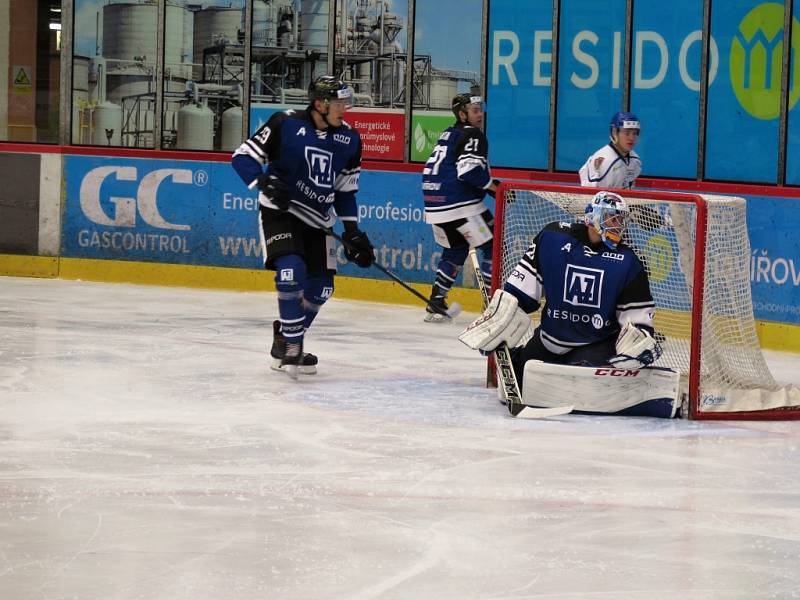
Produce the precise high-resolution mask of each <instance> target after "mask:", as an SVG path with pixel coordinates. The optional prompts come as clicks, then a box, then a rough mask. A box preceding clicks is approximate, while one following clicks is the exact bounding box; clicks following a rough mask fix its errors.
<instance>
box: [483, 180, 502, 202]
mask: <svg viewBox="0 0 800 600" xmlns="http://www.w3.org/2000/svg"><path fill="white" fill-rule="evenodd" d="M492 183H493V184H494V187H495V189H493V190H486V193H487V194H489V195H490V196H491V197H492V198H494V197H495V196H497V186H498V185H500V184H501V183H502V181H500V180H499V179H492Z"/></svg>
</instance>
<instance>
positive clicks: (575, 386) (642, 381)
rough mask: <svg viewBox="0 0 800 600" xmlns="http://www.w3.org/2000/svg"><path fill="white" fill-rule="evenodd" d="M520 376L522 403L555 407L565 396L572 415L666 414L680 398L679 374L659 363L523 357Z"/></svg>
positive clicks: (676, 406)
mask: <svg viewBox="0 0 800 600" xmlns="http://www.w3.org/2000/svg"><path fill="white" fill-rule="evenodd" d="M524 381H525V385H524V386H523V389H522V402H523V404H525V405H526V406H533V407H541V408H548V407H552V406H561V405H563V404H564V399H565V398H569V401H570V403H572V404H573V405H574V409H573V412H575V413H578V414H592V415H599V414H602V415H620V416H623V415H624V416H637V417H660V418H667V419H671V418H673V417H675V416H676V415H677V414H678V409H679V408H680V406H681V402H682V397H683V394H682V393H681V391H680V374H679V373H678V372H677V371H673V370H672V369H667V368H664V367H643V368H639V369H621V368H617V367H613V366H608V367H578V366H573V365H559V364H551V363H545V362H542V361H539V360H529V361H528V362H526V363H525V377H524Z"/></svg>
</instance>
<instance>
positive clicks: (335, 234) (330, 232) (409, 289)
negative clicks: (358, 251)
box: [324, 229, 461, 319]
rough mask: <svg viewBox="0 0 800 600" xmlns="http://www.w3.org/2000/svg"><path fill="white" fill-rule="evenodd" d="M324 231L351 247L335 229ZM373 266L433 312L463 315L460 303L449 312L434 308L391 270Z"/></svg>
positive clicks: (378, 264)
mask: <svg viewBox="0 0 800 600" xmlns="http://www.w3.org/2000/svg"><path fill="white" fill-rule="evenodd" d="M324 231H325V233H327V234H328V235H329V236H331V237H332V238H333V239H335V240H337V241H339V242H340V243H341V244H342V245H344V246H348V247H350V244H348V243H347V242H345V241H344V240H343V239H342V236H340V235H339V234H337V233H335V232H334V231H333V229H324ZM372 266H373V267H375V268H376V269H378V270H379V271H380V272H381V273H384V274H385V275H388V276H389V277H391V278H392V279H394V280H395V281H396V282H397V283H399V284H400V285H401V286H403V287H404V288H405V289H407V290H408V291H409V292H411V293H412V294H414V295H415V296H416V297H417V298H419V299H420V300H422V301H423V302H424V303H425V305H426V306H427V307H429V308H430V309H431V310H432V311H433V312H435V313H438V314H440V315H444V316H445V317H448V318H450V319H452V318H453V317H456V316H458V315H459V314H460V313H461V305H460V304H459V303H458V302H453V303H452V304H450V308H448V309H447V310H443V309H441V308H440V307H438V306H434V305H433V304H431V303H430V300H428V299H427V298H426V297H425V296H423V295H422V294H421V293H419V292H418V291H417V290H415V289H414V288H413V287H411V286H410V285H408V284H407V283H406V282H405V281H403V280H402V279H400V278H399V277H398V276H397V275H395V274H394V273H392V272H391V271H390V270H389V269H387V268H386V267H384V266H383V265H382V264H380V263H379V262H378V261H377V260H376V261H374V262H373V263H372Z"/></svg>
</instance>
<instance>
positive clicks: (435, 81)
mask: <svg viewBox="0 0 800 600" xmlns="http://www.w3.org/2000/svg"><path fill="white" fill-rule="evenodd" d="M457 90H458V81H456V80H455V79H451V78H448V77H435V78H434V77H432V78H431V95H430V105H431V108H446V109H450V108H451V106H452V102H453V96H455V95H456V94H457V93H458V92H457Z"/></svg>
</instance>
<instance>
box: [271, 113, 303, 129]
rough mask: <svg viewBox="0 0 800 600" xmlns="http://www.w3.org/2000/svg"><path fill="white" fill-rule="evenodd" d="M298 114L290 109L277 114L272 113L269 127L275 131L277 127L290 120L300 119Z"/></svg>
mask: <svg viewBox="0 0 800 600" xmlns="http://www.w3.org/2000/svg"><path fill="white" fill-rule="evenodd" d="M298 116H299V115H298V113H297V111H296V110H295V109H293V108H290V109H288V110H281V111H278V112H276V113H272V115H271V116H270V118H269V119H267V126H268V127H270V128H272V129H275V127H276V126H278V125H279V124H281V123H283V122H284V121H287V120H289V119H296V118H298Z"/></svg>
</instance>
